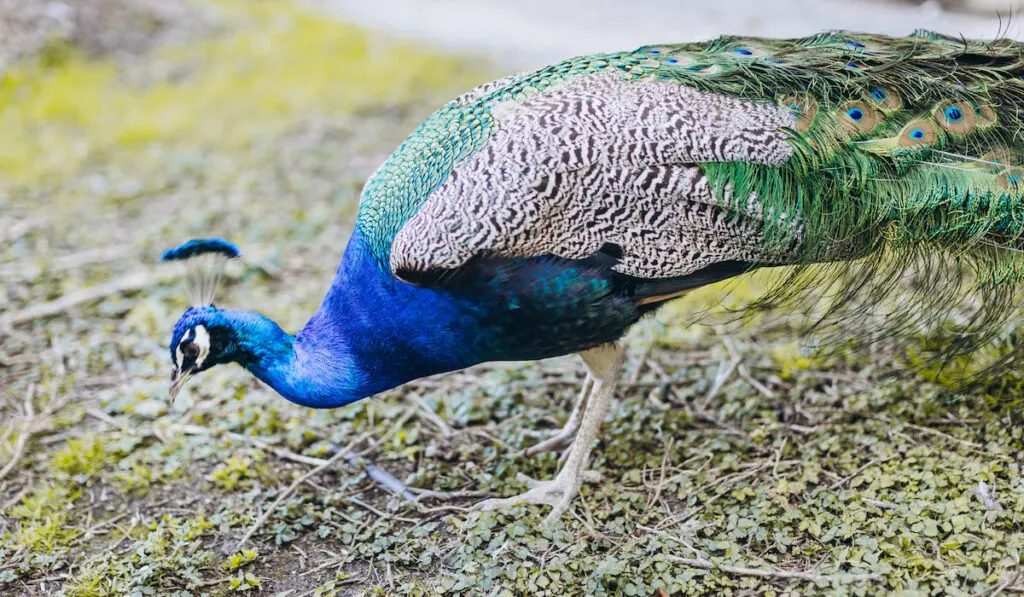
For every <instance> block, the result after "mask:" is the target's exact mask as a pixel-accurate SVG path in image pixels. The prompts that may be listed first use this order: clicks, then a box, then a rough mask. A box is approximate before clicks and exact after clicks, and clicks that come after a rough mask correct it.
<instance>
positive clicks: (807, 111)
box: [778, 93, 818, 132]
mask: <svg viewBox="0 0 1024 597" xmlns="http://www.w3.org/2000/svg"><path fill="white" fill-rule="evenodd" d="M778 102H779V105H780V106H782V107H783V108H786V109H787V110H789V111H790V112H792V113H793V115H794V116H796V122H795V123H793V128H795V129H796V130H798V131H801V132H805V131H808V130H810V128H811V125H813V124H814V119H815V117H816V116H817V115H818V101H817V100H815V99H814V96H812V95H811V94H809V93H801V94H787V95H783V96H779V99H778Z"/></svg>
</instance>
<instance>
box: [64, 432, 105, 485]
mask: <svg viewBox="0 0 1024 597" xmlns="http://www.w3.org/2000/svg"><path fill="white" fill-rule="evenodd" d="M110 460H111V456H110V454H109V453H108V452H107V450H106V444H105V442H104V441H103V440H102V439H101V438H99V437H97V436H95V435H90V436H87V437H82V438H75V439H71V440H68V441H67V443H66V444H64V447H63V448H61V449H60V450H59V451H58V452H57V453H56V454H54V455H53V457H52V458H51V459H50V472H51V473H52V474H53V475H54V476H55V477H57V478H58V479H60V478H68V479H71V480H74V481H76V482H79V483H84V482H86V481H88V480H89V479H90V478H92V477H93V476H95V475H96V474H97V473H99V472H100V471H101V470H103V469H104V468H106V466H107V465H108V464H109V463H110Z"/></svg>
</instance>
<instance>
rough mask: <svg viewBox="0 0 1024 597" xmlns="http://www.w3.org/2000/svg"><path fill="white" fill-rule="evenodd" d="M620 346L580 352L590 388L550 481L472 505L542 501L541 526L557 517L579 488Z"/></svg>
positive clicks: (618, 365)
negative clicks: (590, 378) (576, 428)
mask: <svg viewBox="0 0 1024 597" xmlns="http://www.w3.org/2000/svg"><path fill="white" fill-rule="evenodd" d="M622 353H623V350H622V347H621V346H620V345H618V344H617V343H611V344H604V345H601V346H598V347H597V348H592V349H590V350H588V351H586V352H582V353H580V356H581V357H582V358H583V362H585V363H586V364H587V368H588V369H589V370H590V374H591V375H592V376H593V378H594V388H593V390H592V391H591V393H590V400H589V401H588V403H587V406H586V410H584V412H583V421H582V423H581V424H580V429H579V433H577V435H576V441H574V442H573V444H572V447H571V448H569V456H568V457H567V458H566V460H565V466H563V467H562V470H561V471H560V472H559V473H558V475H557V476H556V477H555V478H554V479H552V480H550V481H539V482H536V483H534V485H533V487H532V488H531V489H530V490H529V491H527V492H526V493H523V494H520V495H517V496H514V497H510V498H498V499H491V500H485V501H483V502H480V503H479V504H477V505H476V506H475V509H477V510H500V509H503V508H510V507H512V506H517V505H519V504H538V505H540V504H546V505H548V506H551V512H550V513H549V514H548V515H547V517H546V518H545V519H544V521H543V522H542V523H541V526H548V525H550V524H552V523H553V522H555V521H556V520H558V519H559V518H560V517H561V516H562V514H564V513H565V511H566V510H568V509H569V506H570V505H571V504H572V500H573V498H575V497H576V494H578V493H579V491H580V485H581V484H582V483H583V478H584V476H585V474H584V472H585V470H586V468H587V462H588V461H589V459H590V450H591V448H592V446H591V444H593V443H594V439H595V438H596V437H597V432H598V431H599V430H600V428H601V423H602V422H604V417H605V415H606V414H608V406H609V405H610V404H611V400H612V396H613V395H614V394H615V386H616V384H617V383H618V381H619V377H620V376H621V374H622Z"/></svg>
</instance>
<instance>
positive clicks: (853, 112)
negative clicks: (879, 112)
mask: <svg viewBox="0 0 1024 597" xmlns="http://www.w3.org/2000/svg"><path fill="white" fill-rule="evenodd" d="M846 115H847V116H849V117H850V119H851V120H853V121H854V122H859V121H860V119H861V118H864V112H862V111H861V109H860V108H850V109H849V110H847V111H846Z"/></svg>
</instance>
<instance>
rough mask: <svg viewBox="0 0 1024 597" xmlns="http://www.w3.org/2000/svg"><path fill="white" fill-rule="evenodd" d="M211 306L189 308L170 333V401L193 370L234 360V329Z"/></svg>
mask: <svg viewBox="0 0 1024 597" xmlns="http://www.w3.org/2000/svg"><path fill="white" fill-rule="evenodd" d="M222 313H223V312H222V311H218V310H217V308H216V307H214V306H213V305H208V306H205V307H189V308H188V310H186V311H185V312H184V313H183V314H182V316H181V318H180V319H178V323H176V324H175V325H174V332H173V333H172V334H171V346H170V348H171V363H172V367H171V387H170V390H169V392H168V395H169V398H170V399H171V400H174V398H175V397H176V396H177V395H178V392H180V391H181V388H183V387H185V383H186V382H188V380H189V378H191V377H192V376H193V375H195V374H196V373H199V372H201V371H206V370H207V369H209V368H211V367H213V366H215V365H221V364H224V363H229V362H232V361H234V360H236V359H235V352H236V350H235V347H236V342H235V337H234V336H235V330H234V328H233V326H232V325H230V322H229V320H226V319H225V318H224V317H222Z"/></svg>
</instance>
